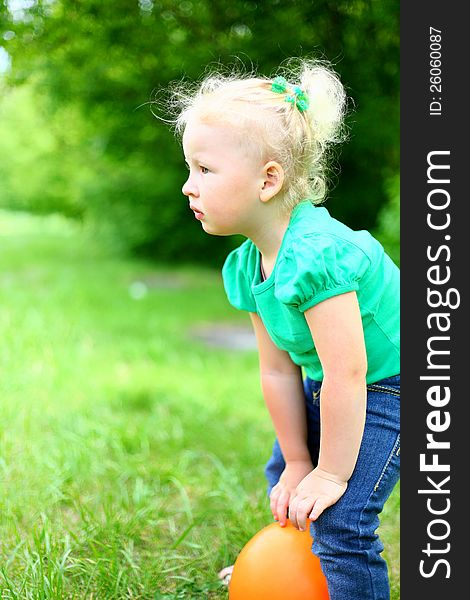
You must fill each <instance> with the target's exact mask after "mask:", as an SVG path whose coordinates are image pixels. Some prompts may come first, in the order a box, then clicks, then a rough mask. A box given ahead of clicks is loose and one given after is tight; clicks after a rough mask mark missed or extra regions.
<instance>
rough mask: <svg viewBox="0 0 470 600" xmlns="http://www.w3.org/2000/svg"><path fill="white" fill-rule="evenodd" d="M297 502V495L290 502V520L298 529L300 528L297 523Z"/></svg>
mask: <svg viewBox="0 0 470 600" xmlns="http://www.w3.org/2000/svg"><path fill="white" fill-rule="evenodd" d="M297 504H298V499H297V496H294V497H293V498H291V501H290V503H289V520H290V522H291V523H292V525H293V526H294V527H295V528H296V529H298V528H299V527H298V525H297Z"/></svg>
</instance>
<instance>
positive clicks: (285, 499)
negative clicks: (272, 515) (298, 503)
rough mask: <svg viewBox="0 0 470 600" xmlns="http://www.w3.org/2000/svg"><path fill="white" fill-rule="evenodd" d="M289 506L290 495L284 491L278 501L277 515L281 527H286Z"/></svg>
mask: <svg viewBox="0 0 470 600" xmlns="http://www.w3.org/2000/svg"><path fill="white" fill-rule="evenodd" d="M288 506H289V493H288V492H286V491H282V492H281V493H280V494H279V496H278V499H277V506H276V514H277V520H278V521H279V524H280V525H281V527H285V525H286V521H287V507H288Z"/></svg>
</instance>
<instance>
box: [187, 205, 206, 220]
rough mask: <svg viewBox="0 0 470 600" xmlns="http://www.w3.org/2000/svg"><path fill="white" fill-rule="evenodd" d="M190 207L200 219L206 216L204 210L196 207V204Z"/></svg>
mask: <svg viewBox="0 0 470 600" xmlns="http://www.w3.org/2000/svg"><path fill="white" fill-rule="evenodd" d="M189 208H190V209H191V210H192V211H193V213H194V216H195V217H196V219H197V220H198V221H202V219H203V218H204V213H203V212H202V211H200V210H198V209H197V208H195V207H194V206H190V207H189Z"/></svg>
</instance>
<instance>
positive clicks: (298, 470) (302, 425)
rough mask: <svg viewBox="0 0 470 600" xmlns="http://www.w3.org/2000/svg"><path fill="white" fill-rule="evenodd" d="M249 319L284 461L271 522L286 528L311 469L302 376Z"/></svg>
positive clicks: (259, 325)
mask: <svg viewBox="0 0 470 600" xmlns="http://www.w3.org/2000/svg"><path fill="white" fill-rule="evenodd" d="M250 317H251V320H252V323H253V328H254V330H255V335H256V339H257V343H258V351H259V364H260V379H261V388H262V391H263V396H264V399H265V402H266V406H267V408H268V410H269V413H270V415H271V420H272V422H273V425H274V429H275V430H276V435H277V438H278V441H279V445H280V446H281V450H282V454H283V456H284V459H285V461H286V469H285V471H284V473H283V474H282V476H281V480H280V483H279V484H278V485H277V486H275V487H274V488H273V490H272V492H271V496H270V505H271V511H272V513H273V516H274V518H275V519H277V520H278V521H279V523H280V524H281V525H285V524H286V515H287V507H288V505H289V500H290V497H291V494H292V493H293V492H294V490H295V488H296V486H297V484H298V483H300V481H301V480H302V479H303V478H304V477H305V476H306V475H307V474H308V473H310V472H311V471H312V469H313V464H312V461H311V458H310V453H309V451H308V447H307V415H306V409H305V399H304V392H303V383H302V372H301V369H300V367H299V366H298V365H296V364H295V363H293V362H292V360H291V358H290V356H289V354H288V353H287V352H285V351H284V350H281V349H279V348H278V347H277V346H276V345H275V344H274V342H273V341H272V340H271V338H270V337H269V334H268V332H267V331H266V328H265V327H264V325H263V322H262V320H261V319H260V317H259V316H258V315H257V314H255V313H250Z"/></svg>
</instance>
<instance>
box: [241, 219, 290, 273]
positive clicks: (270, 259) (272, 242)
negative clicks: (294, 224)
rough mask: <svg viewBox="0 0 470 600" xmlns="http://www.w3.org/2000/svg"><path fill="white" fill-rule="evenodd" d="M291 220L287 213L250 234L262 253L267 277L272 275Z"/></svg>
mask: <svg viewBox="0 0 470 600" xmlns="http://www.w3.org/2000/svg"><path fill="white" fill-rule="evenodd" d="M289 220H290V215H286V216H285V217H284V218H281V219H277V220H275V221H272V222H267V223H266V224H265V226H263V227H262V228H260V229H259V230H258V231H256V232H255V233H253V235H251V236H249V237H250V239H251V241H252V242H253V243H254V244H255V246H256V247H257V248H258V250H259V252H260V254H261V261H262V266H263V272H264V274H265V276H266V278H268V277H269V276H270V275H271V273H272V270H273V269H274V265H275V264H276V259H277V255H278V253H279V249H280V247H281V244H282V240H283V238H284V235H285V233H286V231H287V227H288V226H289Z"/></svg>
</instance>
